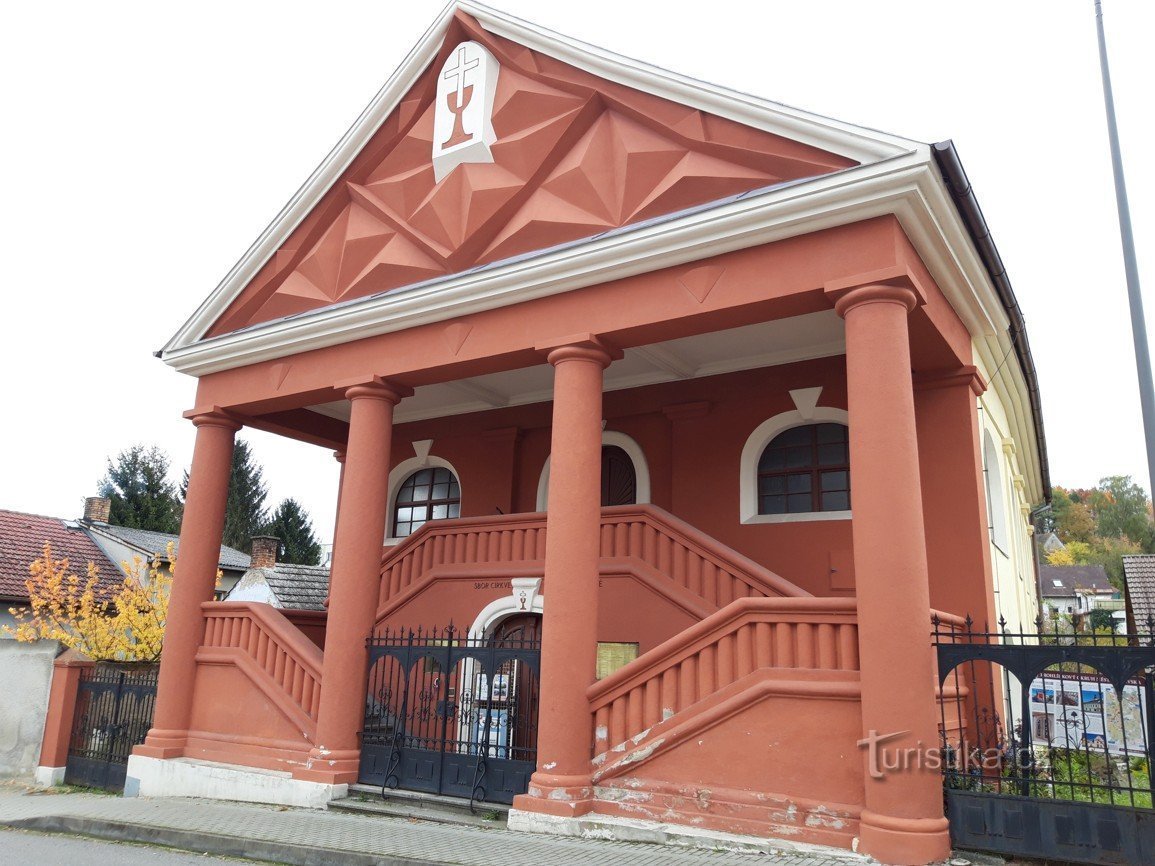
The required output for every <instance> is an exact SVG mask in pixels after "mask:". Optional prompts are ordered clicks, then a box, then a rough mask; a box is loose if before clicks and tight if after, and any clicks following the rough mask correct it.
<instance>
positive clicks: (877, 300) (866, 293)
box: [826, 283, 921, 319]
mask: <svg viewBox="0 0 1155 866" xmlns="http://www.w3.org/2000/svg"><path fill="white" fill-rule="evenodd" d="M826 296H827V297H828V298H831V299H832V300H833V301H834V311H835V312H836V313H838V315H839V316H841V317H842V318H844V319H845V318H846V314H847V313H849V312H850V311H851V310H853V309H854V308H855V307H861V306H862V305H864V304H901V305H902V306H904V307H906V311H907V312H908V313H909V312H910V311H911V310H913V309H914V308H915V307H917V306H918V305H919V303H920V301H921V298H920V297H919V295H918V293H917V292H915V290H914V289H911V288H909V287H908V286H903V285H895V284H892V283H868V284H866V285H864V286H854V287H852V288H849V289H844V290H842V291H840V292H836V293H832V292H830V291H829V290H828V291H827V293H826Z"/></svg>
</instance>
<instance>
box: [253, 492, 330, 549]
mask: <svg viewBox="0 0 1155 866" xmlns="http://www.w3.org/2000/svg"><path fill="white" fill-rule="evenodd" d="M265 534H266V535H275V536H276V537H277V538H279V539H280V540H281V551H280V554H279V559H280V561H281V562H291V563H296V564H298V565H318V564H320V562H321V545H320V544H318V543H317V539H316V537H315V536H314V535H313V524H312V522H311V521H310V520H309V515H308V513H307V512H306V511H305V510H304V509H303V508H301V506H300V503H298V502H297V500H295V499H285V500H282V502H281V504H280V505H278V506H277V510H276V511H274V512H273V519H272V521H271V522H270V523H269V525H268V526H267V527H266V528H265Z"/></svg>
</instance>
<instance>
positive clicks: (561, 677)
mask: <svg viewBox="0 0 1155 866" xmlns="http://www.w3.org/2000/svg"><path fill="white" fill-rule="evenodd" d="M548 358H549V362H550V363H551V364H552V365H553V367H554V392H553V429H552V434H551V436H552V445H551V451H550V478H549V499H548V508H547V515H546V542H545V579H544V580H543V582H542V583H543V585H542V592H543V595H544V600H545V605H544V611H543V622H542V653H541V704H540V707H541V709H540V711H539V721H538V725H539V727H538V737H537V771H536V772H535V773H534V774H533V778H532V779H531V781H530V784H529V792H528V794H527V795H525V796H523V797H518V798H517V799H516V800H515V805H516V806H517V808H519V809H525V810H528V811H535V812H546V813H550V814H554V815H562V816H575V815H580V814H582V813H583V812H586V811H588V810H589V808H590V805H591V803H592V798H593V787H592V782H591V780H590V758H591V754H590V749H591V734H590V730H591V729H590V724H591V722H590V707H589V700H588V699H587V697H586V689H588V688H589V686H590V685H591V684H592V683H593V682H594V677H595V674H596V666H597V639H598V625H597V623H598V564H599V563H598V560H599V556H598V552H599V538H600V534H601V461H602V374H603V371H604V370H605V368H606V367H607V366H608V365H609V363H610V360H611V356H610V354H609V353H608V352H607V351H606V350H605V349H604V348H602V347H600V346H598V345H597V344H581V345H572V346H563V347H561V348H557V349H554V350H552V351H551V352H550V353H549V356H548Z"/></svg>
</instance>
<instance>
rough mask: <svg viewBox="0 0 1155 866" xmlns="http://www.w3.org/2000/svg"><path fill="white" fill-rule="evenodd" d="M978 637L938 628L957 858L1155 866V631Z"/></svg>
mask: <svg viewBox="0 0 1155 866" xmlns="http://www.w3.org/2000/svg"><path fill="white" fill-rule="evenodd" d="M1000 625H1001V626H1003V630H1002V631H999V632H989V633H988V632H979V631H975V630H974V629H973V625H972V622H971V620H970V619H969V618H968V619H967V620H966V625H965V626H963V627H958V626H953V627H948V626H946V625H945V624H944V623H940V622H938V621H936V623H935V634H934V641H935V645H936V648H937V655H938V670H939V683H940V685H941V687H942V696H941V700H940V706H941V717H940V731H941V734H942V743H941V747H942V755H941V759H942V767H943V781H944V787H945V797H946V811H947V817H948V819H949V821H950V829H951V837H952V840H953V842H954V844H955V846H956V847H959V848H964V849H966V848H969V849H973V850H981V851H993V852H996V853H1000V854H1010V855H1017V856H1025V857H1038V858H1046V859H1055V860H1063V861H1068V862H1077V863H1092V864H1112V866H1114V864H1127V866H1146V864H1150V863H1155V809H1153V808H1152V798H1153V797H1155V787H1153V785H1155V777H1153V774H1152V772H1151V768H1152V764H1153V763H1155V737H1153V732H1152V730H1151V725H1152V723H1153V722H1155V688H1153V682H1152V675H1153V672H1155V638H1153V636H1152V635H1153V634H1155V630H1152V629H1151V625H1152V624H1150V623H1149V624H1148V634H1146V635H1144V636H1142V637H1140V636H1137V635H1132V636H1127V635H1113V634H1109V633H1103V634H1094V633H1089V634H1088V633H1078V634H1075V633H1064V632H1061V631H1059V629H1058V628H1057V627H1056V625H1051V627H1050V630H1049V631H1044V623H1043V622H1042V621H1041V620H1040V621H1037V622H1036V625H1037V627H1038V632H1035V633H1029V634H1021V633H1011V632H1009V631H1007V630H1006V629H1005V623H1000Z"/></svg>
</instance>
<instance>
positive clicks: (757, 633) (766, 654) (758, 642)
mask: <svg viewBox="0 0 1155 866" xmlns="http://www.w3.org/2000/svg"><path fill="white" fill-rule="evenodd" d="M772 633H773V629H771V628H770V623H768V622H759V623H755V624H754V661H755V662H756V663H757V665H758V667H760V668H768V667H770V666H771V665H772V664H773V661H772V659H773V655H774V645H773V643H772V640H773V638H772Z"/></svg>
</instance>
